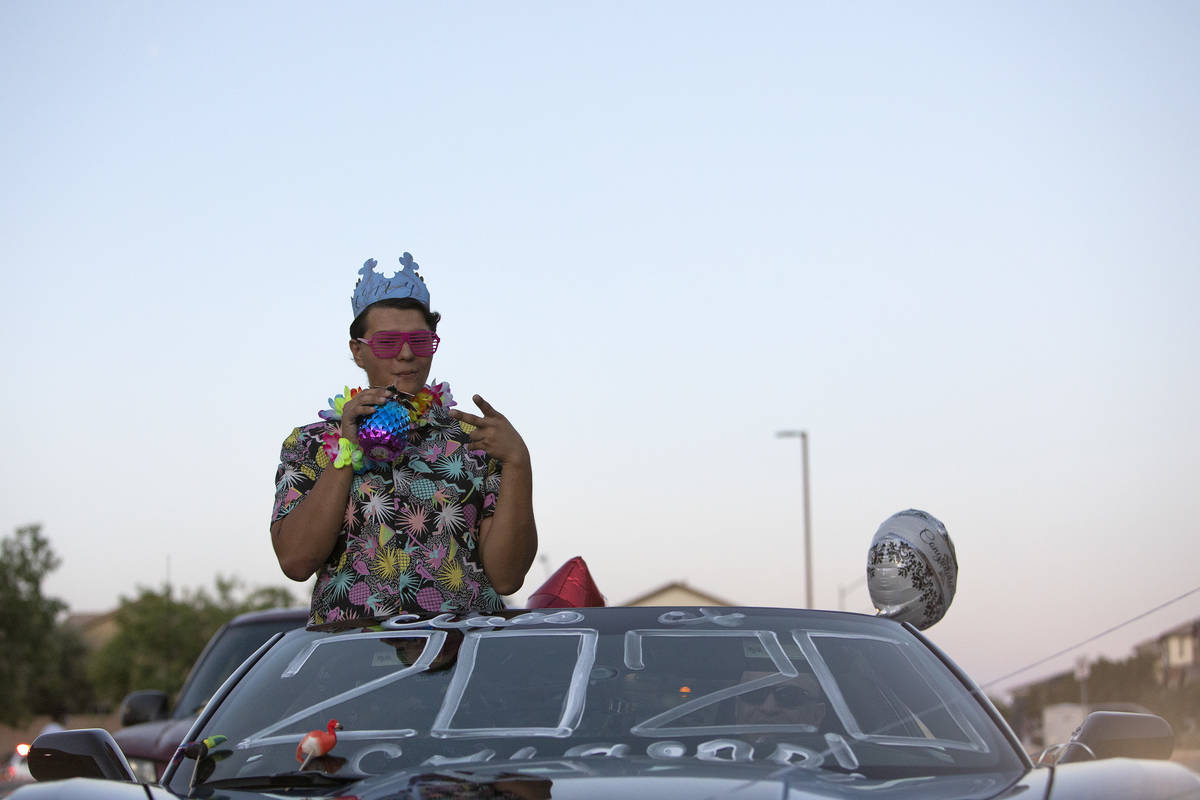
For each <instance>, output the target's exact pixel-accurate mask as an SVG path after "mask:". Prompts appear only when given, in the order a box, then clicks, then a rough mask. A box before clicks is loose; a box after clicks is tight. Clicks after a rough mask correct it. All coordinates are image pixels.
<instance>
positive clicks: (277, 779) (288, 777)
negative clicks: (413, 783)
mask: <svg viewBox="0 0 1200 800" xmlns="http://www.w3.org/2000/svg"><path fill="white" fill-rule="evenodd" d="M360 780H362V776H361V775H360V776H353V777H352V776H349V775H345V776H342V777H338V776H334V775H325V774H323V773H320V772H298V771H297V772H278V773H276V774H274V775H245V776H242V777H238V778H222V779H221V780H216V781H206V782H204V783H200V784H197V785H196V788H195V789H194V790H193V792H192V794H191V795H189V796H191V797H206V796H207V795H209V794H211V793H212V792H213V791H215V790H217V789H319V788H323V787H333V786H345V785H346V784H348V783H357V782H358V781H360Z"/></svg>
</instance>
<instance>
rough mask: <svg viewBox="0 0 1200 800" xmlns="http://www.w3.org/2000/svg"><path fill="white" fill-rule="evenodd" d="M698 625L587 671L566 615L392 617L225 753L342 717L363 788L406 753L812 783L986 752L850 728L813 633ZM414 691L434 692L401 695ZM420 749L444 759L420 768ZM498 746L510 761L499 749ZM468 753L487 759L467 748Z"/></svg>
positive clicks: (576, 619) (660, 635)
mask: <svg viewBox="0 0 1200 800" xmlns="http://www.w3.org/2000/svg"><path fill="white" fill-rule="evenodd" d="M699 611H700V613H699V614H695V613H691V614H689V613H685V612H677V611H672V612H666V613H664V614H662V615H660V616H659V618H658V620H657V621H658V624H659V625H661V626H662V627H657V628H646V629H639V630H630V631H627V632H625V633H624V637H623V641H621V642H620V652H619V654H618V653H605V654H604V656H603V658H600V659H599V660H598V657H599V656H600V655H601V648H600V642H601V636H600V632H599V631H598V630H597V629H594V628H589V627H578V624H579V623H580V622H581V621H583V620H584V619H585V617H584V615H582V614H580V613H578V612H574V611H563V612H554V613H543V612H530V613H528V614H521V615H517V616H514V617H509V618H504V617H476V618H471V619H468V620H456V619H454V618H453V617H451V616H450V615H442V616H440V617H437V618H435V619H433V620H419V619H417V618H412V617H405V616H400V617H395V618H393V619H391V620H389V621H388V622H387V623H385V624H383V625H382V626H380V627H379V628H378V629H375V630H373V631H371V632H354V633H347V634H335V635H331V636H326V637H323V638H319V639H315V640H313V641H312V642H310V643H309V645H308V646H307V648H306V649H304V650H303V651H301V652H300V653H298V654H297V655H296V656H295V657H294V658H293V659H292V660H291V661H290V663H289V664H288V665H287V666H286V667H285V668H284V669H283V671H282V673H281V674H280V675H279V678H280V680H281V682H282V683H283V684H285V685H294V686H295V687H296V690H295V696H296V697H298V698H299V697H303V696H304V695H305V691H309V690H311V687H313V686H314V685H316V684H320V682H321V681H324V682H325V683H326V684H328V685H329V686H330V687H332V688H334V689H336V690H335V691H328V692H323V693H321V696H320V697H319V698H317V699H315V701H314V702H309V703H305V704H303V705H301V706H299V707H296V708H294V709H289V711H288V713H286V715H285V716H284V717H283V718H282V719H279V720H277V721H275V722H272V723H271V724H270V725H267V726H265V727H262V728H261V729H259V730H257V731H255V732H254V733H252V734H251V735H249V736H247V737H245V738H244V739H242V740H241V741H240V742H239V743H238V744H237V748H238V749H240V750H245V749H258V748H262V747H266V746H271V745H279V744H291V745H294V744H295V742H296V741H298V738H299V736H300V735H302V734H303V732H305V731H306V730H307V727H306V726H309V725H312V724H314V720H318V721H319V720H323V719H325V718H331V717H335V716H337V717H345V716H346V715H347V708H350V709H355V710H356V712H355V713H357V714H358V717H357V719H356V720H355V721H356V722H359V723H360V724H358V725H351V724H347V721H346V719H343V725H344V730H342V731H339V733H338V742H339V751H340V752H342V753H343V754H344V755H346V756H348V757H349V758H350V762H349V767H350V769H352V770H353V771H355V772H361V773H367V774H370V773H371V772H372V769H370V768H369V767H370V765H371V764H374V763H375V759H378V758H380V757H382V758H383V759H384V760H390V759H395V758H404V757H408V756H407V754H406V752H405V751H406V750H408V749H410V742H409V741H406V740H414V739H415V741H412V742H411V746H412V747H416V748H417V749H416V751H415V752H414V755H415V754H416V753H417V752H419V753H420V754H421V758H422V760H421V762H420V763H422V764H427V765H446V764H460V763H480V762H488V761H531V760H543V759H555V758H578V757H609V758H628V757H635V756H636V757H648V758H652V759H680V758H694V759H697V760H700V761H728V762H749V761H769V762H774V763H777V764H780V765H785V766H789V767H799V768H813V769H815V768H818V767H821V766H822V765H824V764H826V763H827V761H828V760H832V761H833V762H835V763H836V764H837V766H838V767H840V768H841V769H843V770H854V769H856V768H857V766H858V757H857V756H856V754H855V750H854V748H853V747H852V741H854V740H859V741H871V742H874V743H877V744H884V745H908V746H912V745H916V744H919V745H921V746H924V747H933V748H941V749H946V748H951V749H966V750H976V751H978V750H979V749H980V747H981V746H982V742H981V741H979V740H978V738H977V737H975V736H972V735H971V732H970V729H969V726H966V729H965V730H964V727H963V726H961V725H953V724H947V726H946V730H948V731H950V732H952V733H953V734H954V735H952V736H947V735H946V732H945V731H941V732H935V731H933V730H930V729H929V727H928V726H926V725H925V724H924V723H922V722H921V721H920V719H918V718H917V717H916V715H915V714H913V719H914V720H915V724H914V725H912V726H911V730H908V729H906V730H904V731H899V732H898V731H896V730H892V729H887V730H883V731H882V732H881V733H880V732H874V731H873V730H872V728H871V727H870V724H867V723H863V722H861V721H860V720H858V719H856V718H855V715H854V713H853V711H852V708H851V704H850V703H849V702H848V701H847V700H846V697H845V696H844V694H843V690H842V688H841V687H840V686H839V685H838V682H837V680H835V679H834V677H833V672H832V671H831V670H830V668H829V666H828V665H827V664H825V663H824V660H823V657H822V653H821V645H820V642H821V640H820V639H819V638H814V636H813V634H814V633H817V634H820V633H821V632H819V631H818V632H814V631H793V632H791V637H790V639H784V640H783V641H781V639H780V635H779V634H778V633H777V632H776V631H773V630H751V629H743V628H742V627H741V625H742V624H743V622H744V617H743V615H742V614H740V613H724V612H722V611H719V610H717V611H710V610H706V609H700V610H699ZM381 648H382V650H381ZM393 651H394V660H392V659H393ZM679 653H685V654H695V655H689V656H687V657H686V658H684V657H682V656H679V655H678V654H679ZM351 666H352V667H353V668H351ZM722 669H725V670H726V671H725V672H723V673H722V672H721V670H722ZM419 676H420V677H421V680H422V681H428V680H431V679H433V678H434V676H443V677H441V678H439V679H438V680H439V681H440V682H438V683H436V684H430V683H428V682H425V683H421V682H413V681H414V679H416V678H418V677H419ZM444 676H448V679H446V678H445V677H444ZM693 677H694V679H693ZM339 681H340V682H339ZM320 685H324V684H320ZM406 687H411V688H410V689H409V690H407V691H406ZM431 688H436V692H431V691H430V689H431ZM418 701H421V702H420V703H419V702H418ZM421 703H423V705H422V704H421ZM780 708H782V709H783V711H782V712H781V711H780V710H779V709H780ZM360 709H371V710H372V711H373V713H374V715H373V716H372V713H367V712H365V711H359V710H360ZM389 710H390V711H392V712H393V713H392V714H391V716H389V714H388V713H387V712H388V711H389ZM768 710H770V713H768ZM789 711H790V712H791V713H790V716H789V714H788V713H787V712H789ZM587 720H591V722H588V721H587ZM822 722H826V723H836V726H834V725H831V724H824V725H822ZM952 722H953V720H952ZM833 727H836V728H837V730H833V729H831V728H833ZM839 731H840V732H839ZM843 733H849V735H848V736H843ZM415 737H420V738H415ZM583 737H587V739H588V741H584V742H582V743H581V742H580V739H581V738H583ZM609 737H611V738H609ZM431 739H432V740H443V741H446V742H447V745H448V749H447V750H445V751H443V752H432V753H429V752H428V749H429V741H430V740H431ZM506 739H508V740H513V741H514V743H513V746H512V747H511V748H506V747H503V746H500V745H499V744H498V742H502V741H504V740H506ZM530 739H533V740H544V744H538V743H537V742H536V741H535V742H534V743H533V744H530V743H529V741H528V740H530ZM472 740H486V744H485V745H484V746H479V747H471V746H470V742H471V741H472ZM517 740H521V741H517ZM556 740H557V741H560V742H562V744H559V745H555V744H553V742H554V741H556ZM796 740H798V741H802V742H804V744H800V743H798V742H797V741H796ZM451 742H458V743H459V744H458V745H457V746H456V747H454V748H449V744H450V743H451ZM418 743H419V745H420V746H417V745H418Z"/></svg>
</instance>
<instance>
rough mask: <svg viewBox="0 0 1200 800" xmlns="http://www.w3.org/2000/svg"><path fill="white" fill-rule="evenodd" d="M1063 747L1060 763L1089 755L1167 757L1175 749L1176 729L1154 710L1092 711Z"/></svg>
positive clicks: (1088, 757)
mask: <svg viewBox="0 0 1200 800" xmlns="http://www.w3.org/2000/svg"><path fill="white" fill-rule="evenodd" d="M1064 749H1065V752H1064V753H1063V754H1062V757H1061V758H1059V759H1058V763H1060V764H1061V763H1064V762H1069V761H1087V760H1089V759H1091V758H1159V759H1166V758H1170V757H1171V753H1172V752H1173V751H1174V750H1175V732H1174V731H1173V730H1171V724H1170V723H1169V722H1167V721H1166V720H1165V719H1163V718H1162V717H1159V716H1156V715H1154V714H1130V713H1127V712H1124V711H1093V712H1092V713H1091V714H1088V715H1087V719H1085V720H1084V721H1083V724H1082V725H1080V726H1079V729H1078V730H1077V731H1075V733H1074V734H1073V735H1072V736H1071V740H1070V741H1069V742H1068V743H1067V744H1066V746H1065V748H1064Z"/></svg>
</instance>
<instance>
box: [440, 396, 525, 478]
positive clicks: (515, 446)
mask: <svg viewBox="0 0 1200 800" xmlns="http://www.w3.org/2000/svg"><path fill="white" fill-rule="evenodd" d="M471 399H472V400H473V401H475V405H476V406H478V408H479V410H480V411H482V412H483V416H482V417H480V416H476V415H475V414H468V413H467V412H465V411H459V410H457V409H451V410H450V416H451V417H453V418H454V419H456V420H458V421H459V422H466V423H468V424H470V425H474V426H475V430H473V431H471V433H470V436H471V442H472V443H473V444H475V445H478V446H479V448H480V449H482V450H484V451H486V452H487V454H488V455H489V456H491V457H492V458H494V459H496V460H497V461H499V462H500V463H501V464H503V465H505V466H506V467H507V466H510V465H512V466H520V465H528V464H529V448H527V447H526V446H525V440H524V439H522V438H521V434H519V433H517V429H516V428H514V427H513V426H512V423H511V422H509V421H508V417H506V416H504V415H503V414H501V413H500V412H499V411H497V410H496V409H494V408H492V405H491V403H489V402H488V401H486V400H484V399H483V398H482V397H480V396H479V395H477V394H476V395H472V396H471Z"/></svg>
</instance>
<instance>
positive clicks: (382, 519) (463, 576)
mask: <svg viewBox="0 0 1200 800" xmlns="http://www.w3.org/2000/svg"><path fill="white" fill-rule="evenodd" d="M338 427H339V423H338V422H337V421H336V420H325V421H321V422H314V423H312V424H310V425H305V426H304V427H301V428H296V429H295V430H293V431H292V433H291V435H290V436H288V437H287V439H285V440H284V442H283V450H282V452H281V453H280V459H279V460H280V463H279V469H278V470H277V471H276V473H275V509H274V513H273V514H272V518H271V520H272V522H274V521H276V520H280V519H283V518H284V517H285V516H287V514H288V513H289V512H291V511H292V510H293V509H294V508H295V507H296V506H297V504H299V503H300V502H301V501H302V500H303V499H304V496H305V495H306V494H307V493H308V491H309V490H310V489H311V488H312V487H313V485H314V484H315V483H316V481H317V477H318V476H319V475H320V474H321V471H322V470H325V469H330V468H331V464H330V459H329V456H328V454H327V452H326V450H325V448H324V447H323V446H322V443H323V441H324V440H325V439H326V438H327V437H329V436H331V435H332V436H333V437H334V440H335V441H336V436H337V432H338ZM470 446H471V445H470V437H469V436H468V434H467V432H466V431H464V430H463V428H462V426H461V425H460V424H459V422H458V421H457V420H454V419H452V418H451V417H450V415H449V414H447V413H446V411H445V410H444V409H441V408H438V409H435V410H434V411H433V412H431V414H430V419H429V423H428V424H426V425H422V426H421V427H419V428H416V429H414V431H413V432H412V433H411V434H410V437H409V443H408V446H407V447H406V448H405V450H404V453H403V455H402V456H401V457H400V458H399V459H398V460H397V461H396V462H395V463H393V464H383V465H378V464H373V465H372V467H371V469H368V470H366V471H364V472H361V473H359V474H356V475H355V476H354V478H353V481H352V483H351V485H350V502H349V503H348V504H347V506H346V516H345V520H344V522H343V524H342V531H341V535H340V536H339V537H338V541H337V544H336V545H335V546H334V549H333V552H332V553H330V555H329V560H328V561H326V562H325V564H324V565H323V566H322V567H321V568H320V570H318V572H317V584H316V587H315V588H314V589H313V596H312V606H311V608H310V611H309V623H310V624H313V625H319V624H322V623H325V622H334V621H338V620H345V619H355V618H362V617H374V616H379V615H388V614H398V613H416V614H430V613H441V612H445V611H449V612H456V613H462V612H484V613H491V612H494V611H498V610H500V609H502V608H503V607H504V603H503V600H502V599H501V597H500V595H499V594H498V593H497V592H496V590H495V589H494V588H493V587H492V584H491V581H489V580H488V577H487V575H486V574H485V573H484V571H483V564H482V562H481V561H480V559H479V550H478V543H479V527H480V523H481V522H482V521H483V520H484V518H486V517H489V516H491V515H492V513H493V512H494V511H495V508H496V498H497V495H498V494H499V491H500V464H499V462H497V461H496V460H495V459H489V458H488V457H487V455H486V454H485V453H484V452H483V451H482V450H471V449H470Z"/></svg>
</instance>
